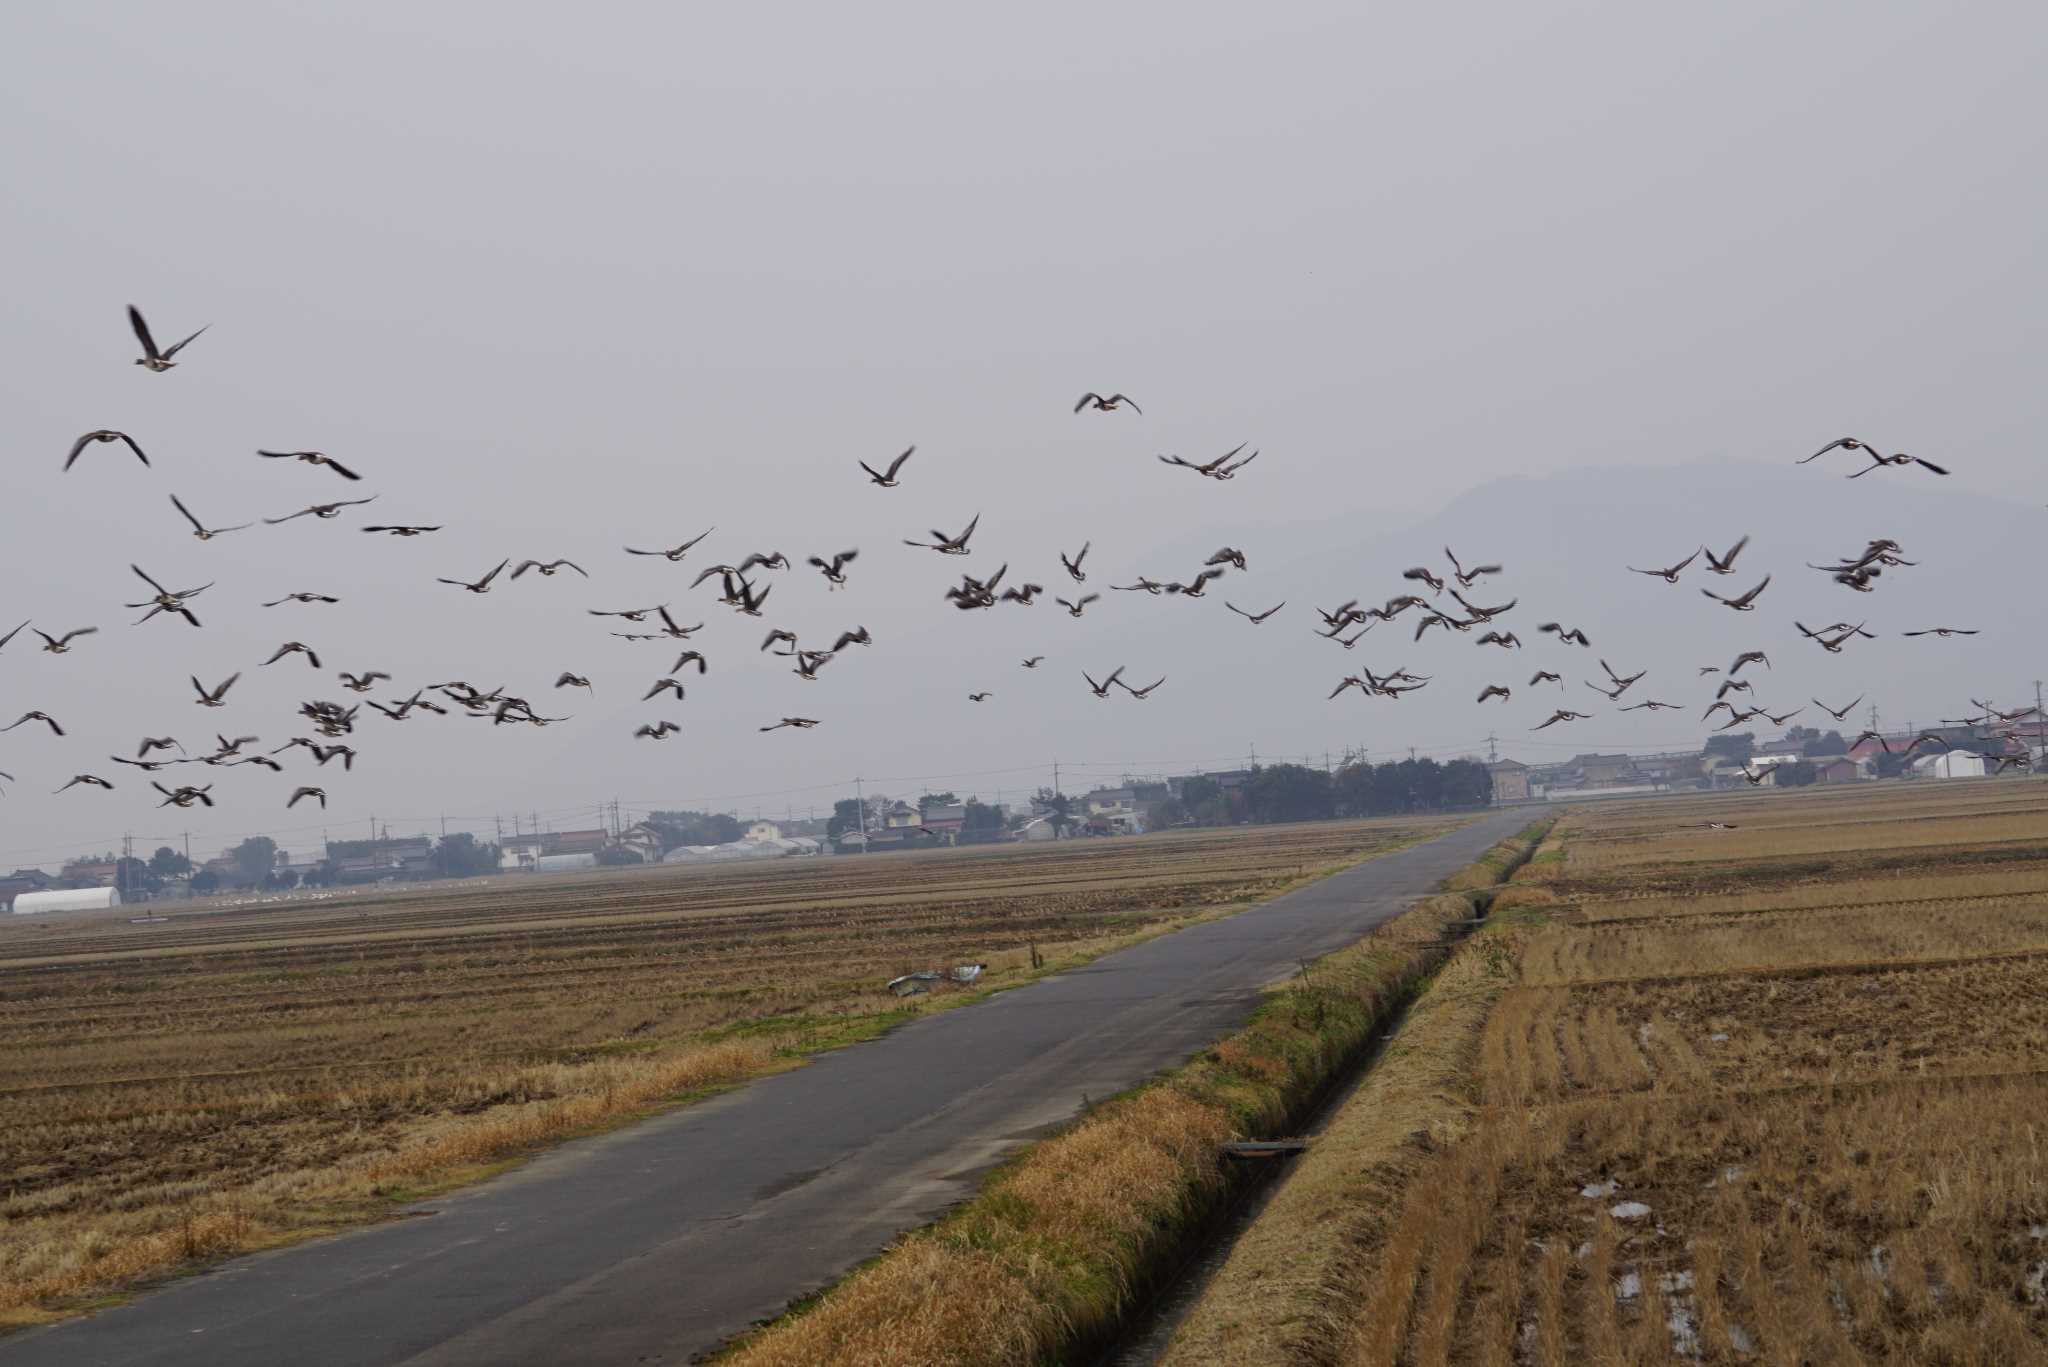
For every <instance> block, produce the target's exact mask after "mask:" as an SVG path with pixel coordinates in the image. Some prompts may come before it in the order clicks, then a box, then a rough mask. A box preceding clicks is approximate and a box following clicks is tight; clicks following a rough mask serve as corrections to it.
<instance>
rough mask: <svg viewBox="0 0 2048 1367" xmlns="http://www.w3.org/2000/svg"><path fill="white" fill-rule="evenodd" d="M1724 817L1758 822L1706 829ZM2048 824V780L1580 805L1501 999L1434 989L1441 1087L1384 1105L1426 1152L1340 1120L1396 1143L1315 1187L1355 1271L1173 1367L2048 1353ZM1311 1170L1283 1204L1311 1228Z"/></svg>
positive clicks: (1511, 938) (1533, 907)
mask: <svg viewBox="0 0 2048 1367" xmlns="http://www.w3.org/2000/svg"><path fill="white" fill-rule="evenodd" d="M1708 813H1711V814H1712V819H1716V820H1732V821H1735V822H1737V823H1738V824H1739V825H1740V826H1741V829H1740V830H1737V831H1728V832H1713V833H1701V832H1697V831H1689V830H1681V829H1678V828H1679V827H1680V826H1682V825H1683V824H1685V823H1689V822H1696V821H1699V820H1703V819H1707V815H1706V814H1708ZM2044 813H2048V785H2043V784H2040V783H2037V782H2000V783H1949V784H1931V783H1930V784H1924V785H1899V786H1896V787H1888V788H1887V789H1884V790H1877V791H1870V790H1862V789H1858V790H1851V791H1850V792H1848V793H1815V794H1800V795H1792V796H1782V795H1774V796H1771V797H1768V798H1759V799H1751V798H1749V797H1748V795H1743V796H1742V797H1736V798H1727V797H1723V798H1715V799H1702V800H1696V801H1668V802H1657V803H1636V804H1629V805H1626V806H1623V805H1616V806H1614V807H1604V806H1603V807H1599V808H1594V809H1591V810H1578V811H1574V812H1573V813H1571V814H1570V815H1569V817H1568V818H1567V821H1566V822H1565V823H1564V826H1563V827H1562V828H1561V830H1560V832H1559V838H1557V839H1556V840H1555V841H1554V842H1552V843H1553V846H1554V848H1556V849H1558V850H1561V851H1562V854H1561V857H1560V858H1558V859H1555V860H1553V861H1551V863H1550V865H1549V866H1548V872H1547V876H1544V875H1543V874H1542V873H1539V876H1538V878H1537V880H1536V881H1537V885H1538V886H1540V887H1541V888H1542V889H1543V890H1544V891H1546V892H1547V893H1548V894H1550V896H1551V897H1552V898H1553V899H1555V900H1553V901H1551V902H1549V903H1547V904H1525V906H1524V907H1523V908H1522V909H1520V910H1518V911H1516V912H1510V913H1508V914H1507V915H1506V916H1505V917H1504V919H1505V920H1508V921H1510V922H1512V921H1513V920H1514V918H1515V917H1517V916H1521V917H1523V918H1524V920H1525V921H1526V922H1530V923H1528V924H1523V925H1519V926H1517V927H1516V928H1515V929H1513V930H1512V931H1511V932H1508V933H1506V934H1505V935H1504V936H1501V937H1489V939H1497V942H1498V943H1499V944H1501V945H1504V946H1505V947H1506V948H1507V950H1508V951H1509V952H1508V955H1507V960H1506V964H1507V968H1506V973H1505V975H1504V977H1503V979H1502V980H1501V981H1500V982H1499V984H1498V985H1497V988H1496V989H1495V990H1494V991H1492V992H1491V994H1490V997H1489V998H1488V999H1487V1004H1486V1009H1485V1010H1484V1011H1483V1012H1478V1011H1474V1010H1472V1009H1471V1006H1472V1001H1473V994H1471V993H1470V992H1469V991H1468V992H1466V993H1465V994H1463V999H1462V1000H1460V998H1458V997H1447V998H1446V1000H1445V1001H1444V1002H1442V1003H1433V1002H1431V1001H1430V1000H1429V999H1427V998H1425V1001H1424V1002H1423V1003H1422V1004H1421V1005H1420V1006H1418V1008H1417V1010H1416V1011H1415V1012H1414V1013H1412V1014H1411V1018H1410V1024H1409V1026H1408V1027H1407V1028H1404V1030H1403V1031H1402V1040H1404V1041H1405V1040H1408V1039H1409V1038H1410V1036H1411V1035H1412V1036H1413V1042H1414V1044H1415V1053H1413V1054H1411V1055H1408V1056H1407V1058H1408V1059H1409V1060H1410V1061H1411V1063H1410V1065H1409V1066H1410V1071H1411V1073H1412V1076H1413V1077H1414V1078H1415V1079H1417V1080H1420V1081H1423V1082H1424V1083H1425V1084H1426V1085H1424V1086H1422V1087H1420V1088H1418V1089H1416V1090H1415V1091H1413V1092H1411V1093H1410V1094H1409V1095H1408V1096H1407V1097H1406V1098H1400V1097H1395V1096H1391V1095H1390V1096H1388V1097H1385V1098H1378V1097H1375V1099H1374V1101H1373V1102H1372V1103H1368V1102H1367V1101H1366V1100H1365V1097H1366V1095H1367V1093H1362V1094H1361V1097H1360V1099H1359V1101H1358V1102H1357V1103H1355V1105H1356V1106H1359V1107H1365V1108H1366V1109H1367V1110H1368V1111H1372V1110H1380V1109H1385V1108H1388V1107H1392V1106H1397V1105H1401V1104H1402V1103H1403V1101H1404V1100H1405V1103H1406V1105H1407V1110H1406V1114H1407V1115H1417V1114H1424V1113H1428V1114H1433V1115H1435V1116H1437V1117H1438V1118H1439V1123H1437V1124H1436V1125H1435V1126H1434V1128H1432V1129H1431V1131H1430V1136H1431V1138H1430V1142H1429V1143H1427V1144H1426V1145H1425V1144H1422V1143H1419V1142H1414V1141H1412V1140H1411V1141H1409V1142H1407V1143H1406V1144H1405V1145H1402V1144H1398V1143H1396V1140H1395V1135H1394V1133H1393V1130H1394V1128H1395V1126H1396V1125H1397V1124H1399V1123H1401V1122H1398V1121H1395V1120H1394V1119H1393V1117H1392V1115H1391V1114H1387V1115H1374V1114H1361V1115H1357V1116H1353V1115H1352V1114H1350V1112H1351V1111H1352V1109H1353V1107H1347V1108H1346V1112H1345V1114H1343V1115H1340V1116H1339V1117H1338V1120H1337V1122H1336V1123H1335V1124H1333V1126H1332V1130H1331V1133H1332V1135H1336V1134H1338V1133H1340V1132H1342V1133H1345V1134H1355V1135H1357V1136H1359V1138H1360V1148H1359V1153H1360V1154H1361V1155H1364V1156H1365V1158H1366V1161H1364V1162H1360V1163H1354V1164H1353V1165H1352V1166H1351V1167H1350V1168H1349V1170H1339V1171H1335V1172H1329V1171H1326V1172H1325V1173H1324V1174H1323V1176H1322V1178H1321V1179H1320V1180H1321V1181H1322V1182H1323V1183H1324V1187H1323V1194H1324V1197H1325V1199H1324V1201H1323V1203H1322V1205H1321V1207H1320V1215H1319V1217H1318V1218H1320V1219H1321V1220H1322V1221H1323V1222H1324V1223H1325V1224H1326V1225H1327V1224H1337V1225H1340V1226H1342V1227H1343V1229H1344V1230H1345V1240H1344V1241H1343V1242H1344V1250H1345V1254H1346V1256H1345V1257H1344V1258H1342V1259H1339V1260H1336V1262H1335V1263H1334V1265H1335V1266H1337V1267H1338V1268H1339V1269H1340V1275H1337V1276H1333V1277H1330V1278H1327V1279H1326V1280H1325V1281H1324V1282H1323V1283H1322V1284H1321V1286H1320V1287H1319V1288H1317V1291H1316V1294H1315V1295H1314V1296H1313V1297H1311V1298H1310V1300H1309V1301H1308V1303H1307V1306H1306V1309H1305V1310H1302V1307H1300V1306H1297V1310H1301V1311H1302V1312H1301V1313H1300V1314H1299V1315H1298V1318H1297V1321H1296V1323H1295V1325H1294V1326H1293V1330H1292V1332H1291V1333H1290V1334H1289V1335H1281V1336H1271V1337H1269V1339H1268V1341H1267V1343H1266V1344H1264V1345H1262V1346H1261V1347H1260V1349H1259V1351H1257V1352H1240V1351H1235V1350H1229V1351H1226V1350H1225V1349H1220V1348H1219V1349H1216V1350H1214V1351H1211V1352H1209V1353H1207V1355H1202V1354H1198V1353H1181V1354H1178V1355H1177V1356H1176V1359H1175V1360H1176V1361H1181V1362H1315V1363H1340V1362H1341V1363H1346V1364H1374V1365H1384V1367H1392V1365H1393V1364H1402V1365H1403V1367H1406V1364H1445V1365H1446V1367H1449V1365H1451V1364H1457V1365H1459V1367H1463V1365H1464V1364H1481V1363H1485V1364H1518V1365H1519V1364H1549V1363H1555V1364H1564V1363H1574V1364H1576V1363H1584V1362H1597V1363H1671V1362H1699V1363H1711V1364H1721V1363H1745V1362H1768V1363H1816V1364H1820V1363H1877V1362H1882V1363H1897V1364H1909V1363H1910V1364H1959V1365H1960V1364H1978V1363H1983V1364H1990V1363H2005V1364H2017V1363H2036V1362H2042V1361H2048V1130H2044V1127H2043V1122H2042V1116H2043V1115H2044V1114H2048V1059H2044V1052H2048V1051H2044V1048H2043V1045H2042V1040H2043V1039H2044V1034H2043V1027H2044V1026H2048V956H2044V955H2042V954H2041V953H2040V950H2041V948H2042V946H2041V943H2040V938H2041V935H2042V932H2043V927H2044V926H2048V895H2044V894H2043V893H2042V892H2041V891H2040V882H2041V873H2040V870H2041V867H2042V866H2043V863H2044V861H2048V840H2044V835H2048V825H2044V820H2043V817H2044ZM1752 826H1755V827H1758V828H1759V829H1756V830H1755V831H1752ZM1973 833H1975V834H1974V836H1973ZM1710 836H1711V837H1713V838H1710ZM2028 866H2031V867H2028ZM1532 867H1533V866H1532ZM2029 880H2033V881H2031V882H2030V881H2029ZM1692 887H1697V888H1699V889H1700V891H1701V894H1702V895H1701V896H1700V897H1699V898H1697V899H1694V898H1690V897H1687V896H1685V895H1683V893H1682V891H1681V889H1686V888H1692ZM1887 892H1889V893H1891V894H1893V895H1889V896H1887V895H1885V894H1886V893H1887ZM1466 953H1467V955H1469V954H1470V953H1471V951H1470V950H1468V951H1466ZM1445 981H1446V983H1449V982H1450V981H1451V979H1450V977H1449V975H1446V979H1445ZM1397 1045H1398V1042H1397ZM1422 1060H1431V1061H1433V1062H1424V1061H1422ZM1447 1060H1448V1061H1449V1062H1447ZM1402 1066H1403V1060H1402V1058H1400V1057H1390V1058H1389V1060H1388V1062H1387V1063H1386V1064H1385V1065H1383V1067H1385V1068H1387V1069H1389V1070H1394V1069H1398V1068H1400V1067H1402ZM1397 1076H1399V1075H1398V1074H1397V1073H1396V1072H1394V1071H1389V1072H1388V1077H1389V1079H1390V1080H1391V1079H1394V1078H1396V1077H1397ZM1389 1085H1390V1086H1391V1081H1390V1083H1389ZM1447 1141H1449V1142H1447ZM1390 1146H1391V1147H1390ZM1373 1154H1378V1155H1380V1157H1379V1158H1377V1159H1373V1158H1372V1157H1371V1156H1372V1155H1373ZM1311 1157H1312V1159H1313V1158H1314V1157H1315V1155H1311ZM1375 1164H1377V1166H1375ZM1310 1174H1311V1166H1310V1164H1309V1163H1307V1162H1305V1163H1304V1164H1303V1165H1302V1168H1301V1170H1300V1172H1299V1173H1297V1174H1296V1176H1295V1177H1294V1178H1293V1179H1291V1180H1290V1182H1289V1184H1288V1187H1287V1188H1285V1189H1283V1191H1282V1192H1281V1193H1280V1194H1279V1195H1278V1196H1276V1198H1275V1201H1274V1203H1273V1206H1272V1208H1271V1210H1270V1211H1269V1215H1268V1218H1269V1219H1270V1218H1273V1216H1274V1215H1275V1214H1277V1213H1278V1212H1280V1211H1282V1210H1283V1209H1287V1210H1290V1211H1292V1212H1293V1213H1292V1214H1291V1215H1290V1216H1289V1217H1288V1218H1289V1220H1290V1222H1291V1223H1290V1225H1289V1226H1288V1227H1287V1228H1288V1230H1291V1231H1292V1232H1294V1233H1296V1234H1302V1233H1303V1232H1304V1231H1305V1230H1308V1229H1309V1228H1310V1227H1309V1225H1308V1223H1307V1222H1308V1220H1309V1219H1310V1218H1311V1216H1313V1215H1315V1213H1316V1212H1317V1210H1318V1207H1317V1206H1316V1205H1315V1203H1313V1202H1312V1201H1310V1200H1309V1199H1308V1195H1309V1193H1304V1194H1303V1195H1302V1196H1301V1197H1298V1198H1297V1197H1295V1196H1294V1195H1293V1187H1294V1186H1295V1185H1296V1184H1297V1183H1304V1184H1306V1183H1308V1181H1309V1180H1310ZM1283 1203H1289V1204H1286V1205H1283ZM1264 1223H1265V1222H1264V1221H1261V1225H1263V1224H1264ZM1280 1232H1285V1231H1267V1232H1266V1237H1267V1238H1269V1239H1271V1238H1273V1237H1275V1236H1276V1235H1277V1234H1278V1233H1280ZM1253 1233H1254V1235H1258V1234H1260V1231H1259V1230H1257V1229H1255V1230H1254V1231H1253ZM1306 1237H1312V1238H1317V1239H1320V1240H1322V1241H1323V1242H1325V1243H1328V1242H1329V1239H1328V1236H1327V1234H1326V1233H1310V1234H1308V1235H1307V1236H1306ZM1246 1242H1247V1244H1249V1243H1250V1239H1249V1238H1248V1239H1247V1241H1246ZM1235 1261H1236V1260H1235V1258H1233V1263H1234V1262H1235ZM1178 1346H1179V1345H1178V1344H1177V1347H1178Z"/></svg>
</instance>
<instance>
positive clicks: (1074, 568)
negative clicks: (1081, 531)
mask: <svg viewBox="0 0 2048 1367" xmlns="http://www.w3.org/2000/svg"><path fill="white" fill-rule="evenodd" d="M1094 544H1095V543H1094V542H1093V541H1083V542H1082V543H1081V549H1080V551H1079V553H1077V554H1076V555H1074V556H1073V557H1072V558H1071V559H1069V558H1068V556H1067V553H1066V552H1065V551H1061V552H1060V553H1059V556H1060V564H1062V565H1064V566H1066V569H1067V574H1068V576H1069V577H1071V578H1072V579H1073V581H1074V582H1075V583H1076V584H1085V583H1087V582H1088V576H1087V575H1086V574H1085V573H1083V572H1082V569H1081V562H1082V561H1083V560H1086V559H1087V558H1088V548H1089V547H1091V546H1093V545H1094Z"/></svg>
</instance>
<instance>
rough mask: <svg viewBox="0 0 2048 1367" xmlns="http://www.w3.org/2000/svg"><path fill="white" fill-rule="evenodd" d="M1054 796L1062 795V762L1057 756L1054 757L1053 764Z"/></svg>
mask: <svg viewBox="0 0 2048 1367" xmlns="http://www.w3.org/2000/svg"><path fill="white" fill-rule="evenodd" d="M1052 795H1053V796H1054V797H1058V796H1059V795H1060V762H1059V759H1058V757H1057V756H1055V757H1054V759H1053V762H1052Z"/></svg>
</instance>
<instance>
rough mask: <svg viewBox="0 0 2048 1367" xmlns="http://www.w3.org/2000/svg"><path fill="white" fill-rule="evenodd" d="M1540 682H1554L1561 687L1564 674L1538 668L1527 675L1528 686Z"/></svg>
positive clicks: (1533, 685) (1532, 686)
mask: <svg viewBox="0 0 2048 1367" xmlns="http://www.w3.org/2000/svg"><path fill="white" fill-rule="evenodd" d="M1540 683H1554V684H1556V685H1557V686H1558V687H1559V688H1563V687H1564V676H1563V675H1562V674H1553V673H1551V672H1550V671H1549V670H1547V669H1539V670H1537V671H1536V672H1535V673H1534V674H1532V675H1530V676H1529V687H1531V688H1534V687H1535V686H1536V685H1537V684H1540Z"/></svg>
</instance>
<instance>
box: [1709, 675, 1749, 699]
mask: <svg viewBox="0 0 2048 1367" xmlns="http://www.w3.org/2000/svg"><path fill="white" fill-rule="evenodd" d="M1749 691H1751V685H1750V682H1749V680H1747V679H1723V680H1722V681H1721V686H1720V687H1719V688H1717V689H1715V690H1714V698H1715V700H1716V701H1719V700H1720V699H1722V698H1725V697H1727V696H1728V695H1729V694H1730V693H1747V692H1749Z"/></svg>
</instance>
